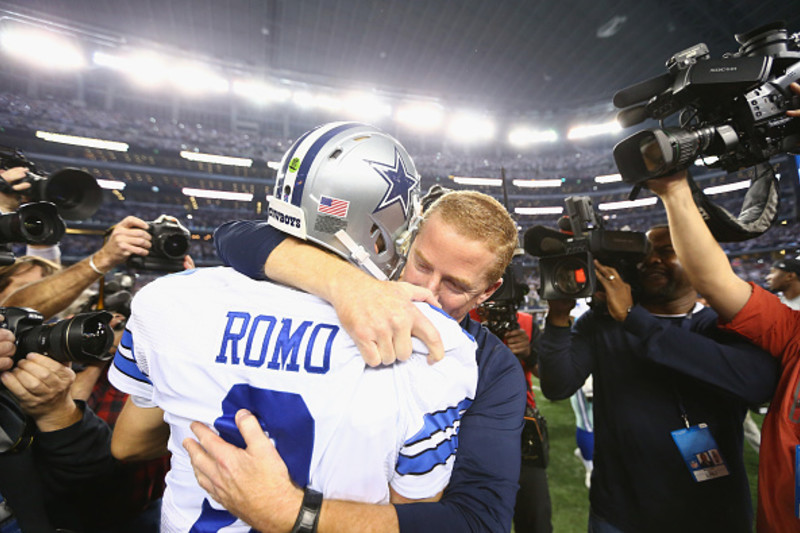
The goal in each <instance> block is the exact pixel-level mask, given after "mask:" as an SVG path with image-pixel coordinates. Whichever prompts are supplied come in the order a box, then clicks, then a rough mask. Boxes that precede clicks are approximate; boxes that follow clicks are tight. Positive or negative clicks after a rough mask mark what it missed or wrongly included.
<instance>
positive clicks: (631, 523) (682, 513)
mask: <svg viewBox="0 0 800 533" xmlns="http://www.w3.org/2000/svg"><path fill="white" fill-rule="evenodd" d="M647 238H648V240H649V241H650V242H651V244H652V250H651V251H650V253H649V254H648V255H647V256H646V258H645V259H644V261H643V262H642V263H641V265H640V267H639V271H638V280H637V281H638V283H639V285H640V288H641V296H640V301H639V303H638V304H636V305H634V302H633V299H632V296H631V294H632V291H631V286H630V285H629V284H628V283H626V282H625V280H623V279H621V277H620V275H619V273H618V272H617V270H616V269H614V268H610V267H607V266H604V265H602V264H601V263H599V262H597V261H595V267H596V273H597V279H598V280H599V281H600V283H601V285H602V287H603V289H604V297H605V300H606V304H607V311H608V312H607V313H604V312H603V311H602V310H600V309H596V308H595V309H591V310H589V311H587V312H586V313H585V314H583V315H582V316H581V317H580V318H578V319H577V320H576V321H575V323H574V325H573V326H572V328H571V329H570V318H569V310H570V309H571V307H572V306H573V305H574V303H573V302H572V301H571V300H552V301H550V302H549V304H550V311H549V313H548V316H547V321H546V325H545V330H544V333H543V334H542V340H541V348H540V354H539V369H540V381H541V386H542V392H543V393H544V395H545V396H546V397H548V398H551V399H565V398H568V397H570V396H571V395H572V394H574V393H575V392H576V391H577V390H578V389H579V388H580V387H581V386H582V385H583V383H584V381H585V380H586V378H587V377H588V376H589V374H592V375H593V378H594V416H595V451H596V453H595V456H594V471H593V473H592V482H591V488H590V491H589V494H590V500H591V511H590V517H589V531H602V532H606V531H610V532H617V531H648V532H662V531H663V532H667V531H669V532H674V531H686V532H694V531H696V532H707V531H728V532H736V531H740V532H750V531H751V528H752V507H751V502H750V491H749V487H748V483H747V475H746V472H745V468H744V462H743V459H742V443H743V435H742V433H743V432H742V421H743V419H744V417H745V413H746V410H747V407H748V406H749V405H755V404H758V403H760V402H763V401H765V400H767V399H768V398H769V397H770V396H771V394H772V391H773V390H774V387H775V383H776V376H777V367H776V365H775V362H774V360H772V358H770V357H769V354H767V353H765V352H763V351H761V350H759V349H757V348H756V347H754V346H752V345H751V344H749V343H747V342H744V341H743V340H742V339H739V338H737V337H736V336H734V335H726V334H725V333H724V332H722V331H720V330H719V329H718V328H717V327H716V321H717V315H716V313H715V312H714V311H713V310H711V309H710V308H707V307H703V306H702V305H701V304H699V303H698V302H697V301H696V291H695V289H694V288H693V287H692V285H691V284H690V283H689V279H688V277H687V276H686V274H685V272H684V271H683V269H682V267H681V265H680V263H679V262H678V260H677V258H676V256H675V252H674V250H673V248H672V243H671V240H670V231H669V228H667V227H664V226H658V227H654V228H652V229H651V230H650V231H649V232H648V234H647ZM596 297H598V298H601V297H602V296H601V293H598V294H597V295H596ZM695 443H697V445H695ZM700 443H702V445H700ZM704 452H710V453H711V454H712V455H714V456H715V457H720V456H721V458H722V461H721V462H719V463H715V465H714V466H713V467H703V466H702V465H701V464H700V461H699V460H698V459H696V457H698V456H700V455H702V453H704Z"/></svg>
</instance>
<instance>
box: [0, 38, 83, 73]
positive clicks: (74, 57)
mask: <svg viewBox="0 0 800 533" xmlns="http://www.w3.org/2000/svg"><path fill="white" fill-rule="evenodd" d="M0 42H1V43H2V47H3V49H4V50H5V51H6V52H7V53H8V54H9V55H11V56H14V57H16V58H17V59H19V60H21V61H25V62H26V63H29V64H31V65H34V66H36V67H39V68H46V69H54V70H61V71H73V70H80V69H82V68H85V67H86V59H85V58H84V55H83V52H82V51H81V49H80V48H79V47H78V46H77V45H76V44H75V43H73V42H71V41H70V40H68V39H65V38H63V37H61V36H59V35H55V34H54V33H51V32H48V31H44V30H38V29H22V28H14V29H9V30H6V31H4V32H3V35H2V40H1V41H0Z"/></svg>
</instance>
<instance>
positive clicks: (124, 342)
mask: <svg viewBox="0 0 800 533" xmlns="http://www.w3.org/2000/svg"><path fill="white" fill-rule="evenodd" d="M137 298H138V295H137ZM137 298H134V305H133V306H132V307H133V308H134V309H133V312H132V313H131V317H130V319H129V320H128V323H127V325H126V328H125V332H124V333H123V334H122V339H120V341H119V345H118V346H117V353H116V354H115V355H114V361H113V363H112V365H111V367H110V368H109V369H108V380H109V381H110V382H111V384H112V385H114V386H115V387H116V388H118V389H119V390H121V391H122V392H126V393H128V394H130V395H131V396H134V397H136V405H138V406H139V407H155V406H156V405H155V404H154V403H152V402H153V382H152V381H151V380H150V376H149V369H148V363H147V353H148V347H147V338H146V335H144V334H143V333H142V329H143V326H142V324H141V320H140V317H141V313H139V312H138V310H139V309H140V308H141V306H137V305H136V303H141V302H136V299H137ZM148 402H150V404H149V405H148Z"/></svg>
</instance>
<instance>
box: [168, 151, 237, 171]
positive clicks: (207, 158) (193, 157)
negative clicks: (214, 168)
mask: <svg viewBox="0 0 800 533" xmlns="http://www.w3.org/2000/svg"><path fill="white" fill-rule="evenodd" d="M180 155H181V157H182V158H184V159H188V160H189V161H199V162H201V163H216V164H218V165H230V166H232V167H251V166H253V160H252V159H248V158H245V157H231V156H227V155H215V154H204V153H202V152H187V151H186V150H184V151H182V152H181V154H180Z"/></svg>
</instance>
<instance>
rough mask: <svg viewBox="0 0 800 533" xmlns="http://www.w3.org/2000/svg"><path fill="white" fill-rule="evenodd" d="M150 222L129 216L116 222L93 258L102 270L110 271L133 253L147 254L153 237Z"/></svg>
mask: <svg viewBox="0 0 800 533" xmlns="http://www.w3.org/2000/svg"><path fill="white" fill-rule="evenodd" d="M149 227H150V226H149V224H148V223H147V222H145V221H144V220H142V219H140V218H137V217H134V216H127V217H125V218H124V219H122V221H121V222H119V223H118V224H116V225H115V226H114V227H113V229H112V230H111V233H110V234H109V236H108V239H106V242H105V244H104V245H103V247H102V248H100V250H98V251H97V253H95V254H94V256H93V260H94V264H95V266H97V268H98V269H99V270H101V271H102V272H108V271H110V270H111V269H113V268H114V267H116V266H117V265H121V264H122V263H124V262H125V261H127V260H128V258H129V257H131V256H132V255H147V254H148V253H150V248H151V247H152V245H153V243H152V241H153V237H152V235H151V234H150V232H149V231H148V229H149Z"/></svg>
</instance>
